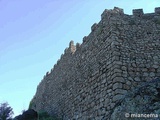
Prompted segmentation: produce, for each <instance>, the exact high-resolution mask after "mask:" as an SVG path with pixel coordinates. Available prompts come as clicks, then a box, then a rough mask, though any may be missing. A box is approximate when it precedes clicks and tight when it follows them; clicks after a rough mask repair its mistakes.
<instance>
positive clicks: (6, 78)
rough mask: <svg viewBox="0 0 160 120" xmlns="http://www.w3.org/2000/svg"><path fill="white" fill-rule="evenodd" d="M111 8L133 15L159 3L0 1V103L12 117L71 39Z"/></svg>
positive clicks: (143, 0) (139, 0)
mask: <svg viewBox="0 0 160 120" xmlns="http://www.w3.org/2000/svg"><path fill="white" fill-rule="evenodd" d="M114 6H117V7H120V8H123V9H124V12H125V13H127V14H132V9H135V8H143V9H144V12H145V13H150V12H154V8H155V7H160V2H159V0H137V1H135V0H0V102H4V101H7V102H8V103H9V105H10V106H11V107H12V108H13V110H14V113H15V115H18V114H20V113H21V111H22V110H24V109H28V105H29V102H30V100H31V99H32V97H33V96H34V94H35V92H36V88H37V85H38V84H39V82H40V81H41V80H42V78H43V76H44V75H45V73H46V72H47V71H50V69H51V68H52V67H53V65H54V64H55V63H56V61H57V60H58V59H59V58H60V56H61V54H62V53H63V52H64V49H65V48H66V47H68V45H69V42H70V40H74V41H75V43H76V42H79V43H82V38H83V37H84V36H86V35H88V34H89V33H90V28H91V26H92V25H93V24H94V23H95V22H99V21H100V18H101V13H102V12H103V11H104V9H113V7H114Z"/></svg>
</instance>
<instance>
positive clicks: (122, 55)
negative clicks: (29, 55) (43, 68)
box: [32, 7, 160, 120]
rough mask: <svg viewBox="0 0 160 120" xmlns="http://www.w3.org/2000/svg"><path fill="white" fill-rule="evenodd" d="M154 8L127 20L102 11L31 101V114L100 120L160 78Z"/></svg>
mask: <svg viewBox="0 0 160 120" xmlns="http://www.w3.org/2000/svg"><path fill="white" fill-rule="evenodd" d="M159 66H160V8H155V13H148V14H144V13H143V10H142V9H135V10H133V15H127V14H124V12H123V9H120V8H117V7H115V8H114V9H113V10H105V11H104V12H103V13H102V15H101V20H100V22H99V23H98V24H97V23H95V24H93V26H92V27H91V33H90V34H89V35H88V36H85V37H84V38H83V43H82V44H79V43H77V44H76V45H74V43H73V41H71V42H70V44H69V48H66V50H65V51H64V54H63V55H62V56H61V58H60V60H58V61H57V64H56V65H54V67H53V69H51V71H50V72H47V73H46V75H45V76H44V78H43V80H42V81H41V82H40V84H39V85H38V87H37V92H36V94H35V96H34V98H33V99H32V103H33V106H32V108H34V109H35V110H37V111H40V110H43V111H47V112H48V113H50V114H51V115H58V116H60V117H62V118H63V119H64V120H69V119H72V120H73V119H79V120H87V119H95V120H106V119H107V118H109V117H110V115H111V113H110V112H111V110H112V109H113V107H114V106H115V104H116V102H117V101H118V100H119V99H121V98H122V97H123V96H124V95H125V94H126V93H127V92H128V91H129V90H131V89H134V88H135V87H137V86H138V85H139V84H140V83H144V82H146V81H150V80H151V79H153V78H156V77H160V67H159Z"/></svg>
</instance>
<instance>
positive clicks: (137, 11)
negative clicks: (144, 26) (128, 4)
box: [133, 9, 144, 17]
mask: <svg viewBox="0 0 160 120" xmlns="http://www.w3.org/2000/svg"><path fill="white" fill-rule="evenodd" d="M143 14H144V13H143V9H133V16H136V17H141V16H142V15H143Z"/></svg>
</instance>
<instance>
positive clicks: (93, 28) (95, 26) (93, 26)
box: [91, 23, 98, 32]
mask: <svg viewBox="0 0 160 120" xmlns="http://www.w3.org/2000/svg"><path fill="white" fill-rule="evenodd" d="M97 27H98V24H97V23H94V24H93V25H92V27H91V31H92V32H93V31H94V30H96V29H97Z"/></svg>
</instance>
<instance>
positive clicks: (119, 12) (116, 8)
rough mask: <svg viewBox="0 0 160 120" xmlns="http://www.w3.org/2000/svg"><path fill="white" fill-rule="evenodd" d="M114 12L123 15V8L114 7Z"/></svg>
mask: <svg viewBox="0 0 160 120" xmlns="http://www.w3.org/2000/svg"><path fill="white" fill-rule="evenodd" d="M113 10H114V12H116V13H118V14H120V15H124V10H123V9H121V8H118V7H114V9H113Z"/></svg>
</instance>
